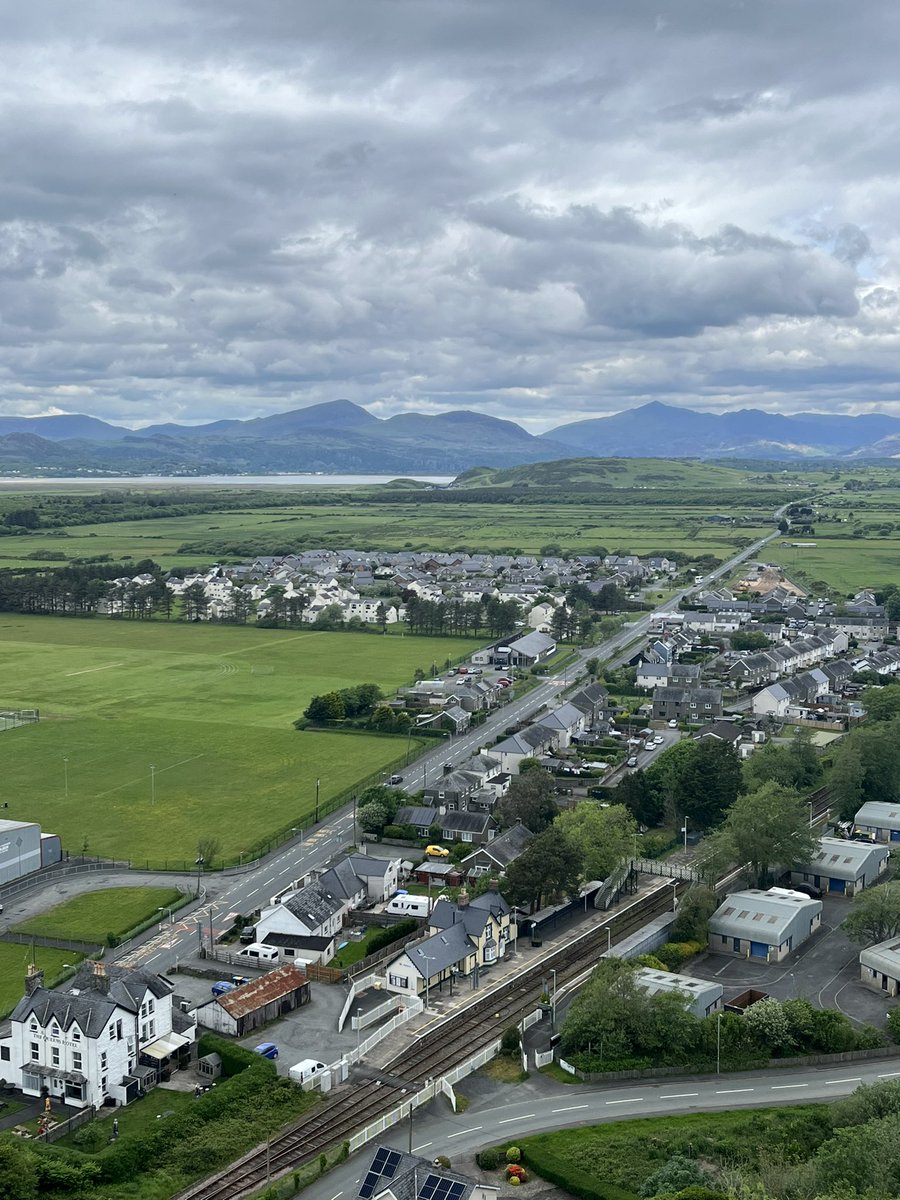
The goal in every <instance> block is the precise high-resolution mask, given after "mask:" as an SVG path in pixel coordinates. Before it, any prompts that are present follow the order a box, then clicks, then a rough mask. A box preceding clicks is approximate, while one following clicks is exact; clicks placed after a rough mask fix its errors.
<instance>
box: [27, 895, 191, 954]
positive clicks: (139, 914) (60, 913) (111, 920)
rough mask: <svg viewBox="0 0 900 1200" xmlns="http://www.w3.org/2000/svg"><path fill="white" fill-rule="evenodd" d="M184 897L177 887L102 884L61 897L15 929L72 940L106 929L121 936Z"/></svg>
mask: <svg viewBox="0 0 900 1200" xmlns="http://www.w3.org/2000/svg"><path fill="white" fill-rule="evenodd" d="M183 899H184V897H183V896H182V894H181V892H179V891H178V889H177V888H154V887H125V888H103V889H102V890H101V891H99V892H85V893H84V895H82V896H73V897H72V899H71V900H64V901H63V903H62V904H57V905H55V906H54V907H53V908H51V909H50V910H49V912H45V913H41V915H40V916H38V917H30V918H29V919H28V920H27V921H23V922H22V924H21V925H16V926H15V932H16V933H36V934H40V935H42V936H43V937H57V938H69V939H71V940H72V941H73V942H103V941H105V939H106V935H107V934H108V933H114V934H115V935H116V937H121V936H122V934H124V933H128V931H129V930H130V929H134V928H135V927H136V926H138V925H140V924H142V923H143V922H144V921H148V920H149V919H150V918H151V917H155V916H156V915H157V914H158V913H159V910H160V909H161V908H162V909H165V908H168V907H170V906H171V905H174V904H178V903H179V902H180V901H182V900H183Z"/></svg>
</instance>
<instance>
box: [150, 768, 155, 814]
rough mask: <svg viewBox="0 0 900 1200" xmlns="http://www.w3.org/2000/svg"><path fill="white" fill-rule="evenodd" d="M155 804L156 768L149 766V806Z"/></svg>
mask: <svg viewBox="0 0 900 1200" xmlns="http://www.w3.org/2000/svg"><path fill="white" fill-rule="evenodd" d="M155 803H156V767H154V766H153V765H152V764H151V766H150V804H151V805H153V804H155Z"/></svg>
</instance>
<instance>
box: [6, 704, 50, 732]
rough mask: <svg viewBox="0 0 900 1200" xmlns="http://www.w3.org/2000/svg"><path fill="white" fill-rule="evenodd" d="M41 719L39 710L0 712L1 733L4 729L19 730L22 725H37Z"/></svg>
mask: <svg viewBox="0 0 900 1200" xmlns="http://www.w3.org/2000/svg"><path fill="white" fill-rule="evenodd" d="M40 719H41V714H40V710H39V709H37V708H19V709H4V710H3V711H2V712H0V733H2V732H3V730H4V729H18V728H19V727H20V726H21V725H37V723H38V721H39V720H40Z"/></svg>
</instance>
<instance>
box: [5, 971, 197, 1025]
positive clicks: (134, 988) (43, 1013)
mask: <svg viewBox="0 0 900 1200" xmlns="http://www.w3.org/2000/svg"><path fill="white" fill-rule="evenodd" d="M106 976H107V978H108V980H109V992H108V993H106V992H103V991H100V990H99V989H98V988H97V987H96V986H95V985H94V984H93V982H92V980H93V962H91V961H89V960H88V961H85V962H84V963H83V964H82V967H81V969H80V970H79V971H78V973H77V975H76V976H75V977H74V979H72V980H71V982H70V984H69V991H67V992H60V991H50V990H49V989H47V988H43V987H39V988H37V989H36V990H35V992H34V994H33V995H31V996H23V997H22V999H21V1000H20V1001H19V1003H18V1004H17V1005H16V1007H15V1008H14V1009H13V1012H12V1020H13V1021H26V1020H27V1019H28V1018H29V1017H30V1015H31V1014H32V1013H34V1014H35V1016H36V1017H37V1019H38V1021H39V1022H40V1024H41V1025H42V1026H46V1025H48V1024H49V1022H50V1021H51V1020H52V1018H53V1017H55V1018H56V1020H57V1021H58V1022H59V1025H60V1027H61V1028H62V1029H63V1030H67V1029H69V1028H70V1027H71V1026H72V1025H73V1024H75V1023H77V1025H78V1027H79V1028H80V1029H81V1031H82V1033H83V1034H84V1035H85V1036H86V1037H96V1036H97V1035H98V1034H99V1033H100V1032H102V1030H103V1029H104V1027H105V1026H106V1023H107V1022H108V1021H109V1019H110V1017H111V1016H112V1015H113V1013H114V1012H115V1010H116V1008H123V1009H125V1010H126V1012H131V1013H137V1012H138V1011H139V1010H140V1006H141V1001H142V1000H143V998H144V995H145V994H146V992H147V991H149V992H150V993H151V994H152V995H153V996H155V997H156V998H157V999H160V998H161V997H163V996H168V995H169V994H170V993H171V992H173V991H174V990H175V985H174V984H173V983H171V982H170V981H169V980H168V979H163V977H162V976H161V975H154V974H152V973H151V972H150V971H139V970H129V969H128V968H126V967H117V966H116V965H115V964H114V963H108V964H106ZM76 993H77V994H76Z"/></svg>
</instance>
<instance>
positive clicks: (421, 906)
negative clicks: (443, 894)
mask: <svg viewBox="0 0 900 1200" xmlns="http://www.w3.org/2000/svg"><path fill="white" fill-rule="evenodd" d="M384 911H385V912H389V913H399V914H400V915H402V916H404V917H427V916H428V897H427V896H411V895H410V894H409V893H408V892H403V893H401V894H400V895H399V896H394V898H393V899H392V900H391V901H390V903H389V904H388V906H387V908H386V909H385V910H384Z"/></svg>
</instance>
